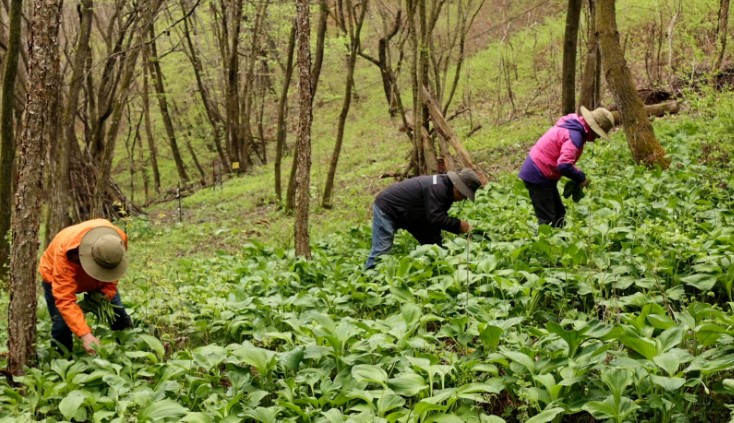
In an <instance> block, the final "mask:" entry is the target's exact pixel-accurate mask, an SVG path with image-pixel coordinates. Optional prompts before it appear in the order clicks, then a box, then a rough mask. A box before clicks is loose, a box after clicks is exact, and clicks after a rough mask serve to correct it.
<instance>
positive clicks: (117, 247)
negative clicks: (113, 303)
mask: <svg viewBox="0 0 734 423" xmlns="http://www.w3.org/2000/svg"><path fill="white" fill-rule="evenodd" d="M79 261H80V262H81V263H82V269H84V271H85V272H87V274H88V275H89V276H91V277H93V278H94V279H97V280H99V281H102V282H113V281H116V280H118V279H120V278H121V277H122V276H123V275H124V274H125V272H127V264H128V262H127V249H125V245H124V244H123V242H122V238H121V237H120V234H119V233H118V232H117V231H116V230H115V229H113V228H110V227H107V226H98V227H96V228H93V229H91V230H90V231H89V232H87V233H86V234H84V236H83V237H82V241H81V242H80V243H79Z"/></svg>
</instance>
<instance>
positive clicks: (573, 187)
mask: <svg viewBox="0 0 734 423" xmlns="http://www.w3.org/2000/svg"><path fill="white" fill-rule="evenodd" d="M584 196H586V194H584V190H583V189H582V188H581V185H579V183H578V182H576V181H568V182H566V185H565V186H564V187H563V198H568V197H571V198H572V200H573V202H574V203H578V202H579V201H581V199H582V198H584Z"/></svg>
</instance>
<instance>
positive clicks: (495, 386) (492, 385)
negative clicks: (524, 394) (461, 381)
mask: <svg viewBox="0 0 734 423" xmlns="http://www.w3.org/2000/svg"><path fill="white" fill-rule="evenodd" d="M503 389H505V382H504V381H503V380H502V379H500V378H492V379H487V380H485V381H484V382H475V383H467V384H466V385H462V386H460V387H459V388H457V389H456V393H457V394H458V395H459V396H460V397H462V395H464V394H473V393H481V394H499V393H500V392H502V390H503Z"/></svg>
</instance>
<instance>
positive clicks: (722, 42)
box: [714, 0, 729, 71]
mask: <svg viewBox="0 0 734 423" xmlns="http://www.w3.org/2000/svg"><path fill="white" fill-rule="evenodd" d="M728 31H729V0H720V1H719V20H718V23H717V25H716V38H717V39H718V41H719V55H718V56H717V57H716V64H715V65H714V70H716V71H720V70H721V63H722V62H723V61H724V53H725V52H726V40H727V33H728Z"/></svg>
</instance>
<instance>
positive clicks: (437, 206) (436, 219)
mask: <svg viewBox="0 0 734 423" xmlns="http://www.w3.org/2000/svg"><path fill="white" fill-rule="evenodd" d="M481 185H482V184H481V182H480V180H479V177H478V176H477V174H476V173H475V172H474V171H473V170H471V169H463V170H461V171H459V172H448V173H446V174H445V175H428V176H416V177H414V178H410V179H406V180H404V181H401V182H398V183H396V184H393V185H390V186H389V187H387V188H386V189H385V190H384V191H382V192H381V193H380V194H378V195H377V198H376V199H375V205H374V206H373V209H372V250H371V251H370V255H369V257H368V258H367V263H365V268H366V269H371V268H373V267H375V259H376V258H377V256H379V255H383V254H388V253H389V252H390V250H391V249H392V244H393V239H394V237H395V232H396V231H397V230H398V229H405V230H406V231H408V232H410V234H411V235H413V237H414V238H415V239H416V240H418V242H419V243H421V244H438V245H441V242H442V237H441V230H444V231H448V232H451V233H455V234H459V233H462V234H463V233H466V232H469V230H470V229H471V227H470V226H469V223H467V222H466V221H464V220H459V219H457V218H455V217H449V215H448V213H447V212H448V210H449V208H451V205H452V204H453V203H454V201H463V200H465V199H467V198H468V199H470V200H471V201H474V193H475V192H476V191H477V189H478V188H479V187H480V186H481Z"/></svg>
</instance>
